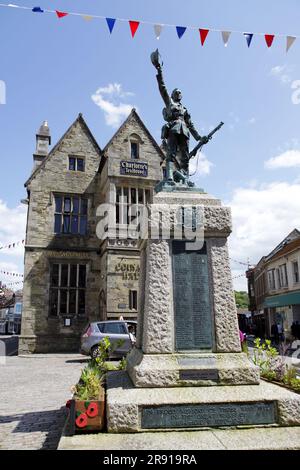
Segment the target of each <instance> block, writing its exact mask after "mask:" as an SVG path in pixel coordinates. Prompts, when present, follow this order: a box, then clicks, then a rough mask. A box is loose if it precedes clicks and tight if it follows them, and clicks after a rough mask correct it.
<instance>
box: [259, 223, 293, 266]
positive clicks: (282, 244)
mask: <svg viewBox="0 0 300 470" xmlns="http://www.w3.org/2000/svg"><path fill="white" fill-rule="evenodd" d="M299 238H300V232H299V230H297V229H296V228H295V229H294V230H292V232H291V233H289V234H288V235H287V236H286V237H285V238H284V239H283V240H282V241H281V242H280V243H279V244H278V245H277V246H276V247H275V248H274V250H272V251H271V253H269V254H268V255H267V256H266V261H269V260H270V259H271V258H273V257H274V256H275V255H277V254H278V253H279V252H281V250H282V249H283V248H284V247H286V246H287V245H290V243H291V242H293V241H294V240H299ZM285 252H286V250H285Z"/></svg>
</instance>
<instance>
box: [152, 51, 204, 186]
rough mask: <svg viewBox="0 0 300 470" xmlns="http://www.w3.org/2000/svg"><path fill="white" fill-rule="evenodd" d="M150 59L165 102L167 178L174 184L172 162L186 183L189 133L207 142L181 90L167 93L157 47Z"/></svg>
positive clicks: (163, 137) (164, 132) (163, 129)
mask: <svg viewBox="0 0 300 470" xmlns="http://www.w3.org/2000/svg"><path fill="white" fill-rule="evenodd" d="M151 61H152V64H153V65H154V67H155V68H156V70H157V75H156V78H157V82H158V88H159V91H160V94H161V97H162V99H163V101H164V103H165V108H164V109H163V117H164V120H165V121H166V122H167V124H165V125H164V126H163V128H162V135H161V137H162V139H163V140H164V141H166V142H167V158H166V160H167V180H168V182H169V184H174V175H173V173H174V162H175V163H176V166H177V167H178V169H179V171H180V173H181V176H182V179H183V180H184V182H186V183H188V177H189V158H190V157H189V139H190V133H191V134H192V136H193V137H194V139H196V140H198V141H201V142H202V144H204V143H206V142H208V139H207V138H206V137H201V136H200V134H199V133H198V131H197V130H196V128H195V126H194V124H193V122H192V120H191V116H190V114H189V113H188V111H187V109H186V108H185V107H184V106H183V105H182V103H181V98H182V95H181V91H180V90H179V89H178V88H175V89H174V90H173V91H172V93H171V96H170V95H169V93H168V90H167V87H166V85H165V82H164V78H163V74H162V65H163V63H162V61H161V57H160V54H159V52H158V49H156V51H155V52H153V53H152V54H151Z"/></svg>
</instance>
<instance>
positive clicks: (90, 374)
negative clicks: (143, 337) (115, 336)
mask: <svg viewBox="0 0 300 470" xmlns="http://www.w3.org/2000/svg"><path fill="white" fill-rule="evenodd" d="M122 342H123V340H120V341H118V342H117V343H116V346H115V347H119V346H121V344H122ZM98 351H99V352H98V356H97V357H96V358H95V359H91V360H90V361H89V362H88V365H87V366H86V367H85V368H84V369H83V371H82V372H81V376H80V379H79V382H78V383H77V384H76V385H75V386H74V387H73V392H74V398H75V399H77V400H84V401H87V400H97V399H98V397H99V394H100V389H101V387H102V385H103V383H104V379H105V374H106V373H107V372H108V371H113V370H123V369H125V368H126V359H125V358H123V359H122V360H121V361H120V363H119V365H117V366H116V365H114V364H111V363H108V362H107V361H108V359H109V355H110V353H111V352H112V351H113V348H112V345H111V342H110V340H109V339H108V337H105V338H103V339H102V340H101V341H100V343H99V345H98Z"/></svg>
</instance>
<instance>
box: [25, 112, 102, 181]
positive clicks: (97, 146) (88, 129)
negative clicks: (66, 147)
mask: <svg viewBox="0 0 300 470" xmlns="http://www.w3.org/2000/svg"><path fill="white" fill-rule="evenodd" d="M77 123H80V124H81V125H82V126H83V127H84V128H85V129H86V131H87V133H88V135H89V136H90V138H91V140H92V142H93V144H94V145H95V147H96V149H97V151H98V152H99V155H101V149H100V147H99V145H98V142H97V141H96V139H95V137H94V136H93V134H92V132H91V130H90V128H89V127H88V125H87V123H86V122H85V120H84V118H83V116H82V114H81V113H79V114H78V116H77V118H76V119H75V121H74V122H73V123H72V124H71V125H70V127H69V128H68V129H67V130H66V132H65V133H64V135H63V136H62V137H61V138H60V139H59V141H58V142H57V144H56V145H55V146H54V147H53V148H52V149H51V150H50V152H49V153H48V155H47V156H46V157H45V158H44V160H43V161H42V163H41V164H40V165H39V166H38V167H37V168H36V169H35V170H34V171H33V172H32V174H31V175H30V177H29V178H28V180H27V181H26V182H25V184H24V186H25V187H26V186H28V184H29V183H30V182H31V181H32V180H33V178H35V177H36V175H37V174H38V173H39V171H40V170H41V168H43V167H44V166H45V164H46V163H47V161H48V160H49V159H50V158H51V156H52V155H53V153H54V152H55V151H56V150H57V148H58V147H59V145H60V144H61V142H62V141H63V140H64V138H65V137H66V135H67V134H68V133H69V132H70V130H71V129H72V127H74V126H75V125H76V124H77Z"/></svg>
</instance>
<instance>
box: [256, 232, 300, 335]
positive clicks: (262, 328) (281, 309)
mask: <svg viewBox="0 0 300 470" xmlns="http://www.w3.org/2000/svg"><path fill="white" fill-rule="evenodd" d="M299 266H300V232H299V230H297V229H294V230H293V231H292V232H291V233H290V234H289V235H288V236H287V237H285V238H284V240H282V241H281V242H280V243H279V245H277V246H276V247H275V248H274V249H273V250H272V251H271V252H270V253H269V254H268V255H266V256H263V257H262V258H261V260H260V261H259V263H258V264H257V265H256V266H255V267H254V268H252V269H250V270H249V271H247V278H248V290H249V294H250V309H251V311H252V315H253V318H254V320H255V324H256V327H257V329H258V330H259V331H257V334H258V336H267V337H270V336H272V325H274V324H275V323H276V324H277V325H279V327H281V330H282V332H283V333H284V336H285V337H286V338H289V337H290V336H291V326H292V325H293V323H296V322H298V323H300V276H299Z"/></svg>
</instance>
